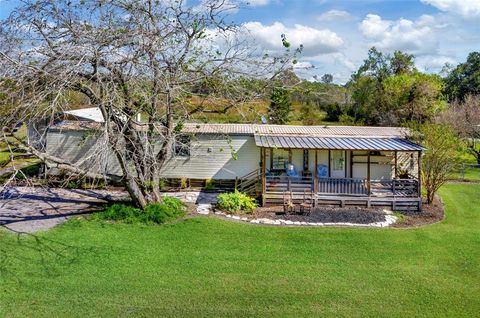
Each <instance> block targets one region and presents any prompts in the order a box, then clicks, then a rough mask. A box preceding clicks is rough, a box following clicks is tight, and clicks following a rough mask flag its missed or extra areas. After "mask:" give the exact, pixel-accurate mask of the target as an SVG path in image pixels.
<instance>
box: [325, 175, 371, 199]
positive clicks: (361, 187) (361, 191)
mask: <svg viewBox="0 0 480 318" xmlns="http://www.w3.org/2000/svg"><path fill="white" fill-rule="evenodd" d="M317 192H318V193H321V194H355V195H368V186H367V180H366V179H356V178H319V179H318V190H317Z"/></svg>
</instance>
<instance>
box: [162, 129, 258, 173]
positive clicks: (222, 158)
mask: <svg viewBox="0 0 480 318" xmlns="http://www.w3.org/2000/svg"><path fill="white" fill-rule="evenodd" d="M232 148H233V149H235V151H236V154H237V160H235V159H234V158H233V156H232ZM259 167H260V148H258V147H257V146H256V145H255V140H254V138H253V137H252V136H230V137H229V138H228V139H227V138H226V137H224V136H220V135H200V136H198V137H196V138H195V139H194V140H192V147H191V155H190V157H173V158H172V159H170V160H169V161H168V162H167V164H166V165H165V166H164V168H163V169H162V176H164V177H165V178H182V177H185V178H192V179H209V178H212V179H235V177H242V176H244V175H246V174H248V173H250V172H252V171H254V170H255V169H258V168H259Z"/></svg>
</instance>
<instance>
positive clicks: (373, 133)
mask: <svg viewBox="0 0 480 318" xmlns="http://www.w3.org/2000/svg"><path fill="white" fill-rule="evenodd" d="M182 131H183V132H186V133H196V134H197V133H198V134H241V135H254V134H262V135H297V136H325V137H327V136H331V137H335V136H355V137H404V136H405V134H406V132H407V130H406V129H405V128H400V127H365V126H293V125H262V124H196V123H185V124H184V127H183V130H182Z"/></svg>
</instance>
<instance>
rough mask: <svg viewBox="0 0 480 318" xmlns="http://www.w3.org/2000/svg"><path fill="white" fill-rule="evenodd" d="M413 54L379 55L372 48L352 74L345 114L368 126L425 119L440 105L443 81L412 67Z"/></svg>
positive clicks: (440, 108)
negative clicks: (349, 100) (350, 102)
mask: <svg viewBox="0 0 480 318" xmlns="http://www.w3.org/2000/svg"><path fill="white" fill-rule="evenodd" d="M413 59H414V56H413V55H410V54H406V53H403V52H401V51H395V52H394V53H393V55H389V54H383V53H382V52H380V51H378V50H377V49H375V48H374V47H373V48H371V49H370V50H369V53H368V58H367V59H366V60H365V61H364V63H363V65H362V66H360V68H359V69H358V71H357V72H356V73H354V74H353V75H352V79H351V81H350V82H349V83H348V87H349V88H350V89H351V90H352V99H353V104H352V105H351V106H350V107H349V109H347V114H348V115H349V116H351V117H353V119H354V120H355V121H356V122H365V123H366V124H370V125H389V126H391V125H399V124H402V123H404V122H408V121H411V120H416V121H420V122H425V121H428V120H430V119H432V118H433V116H435V115H436V114H437V113H438V112H439V111H440V110H442V109H443V107H444V104H445V102H444V97H443V94H442V91H443V81H442V80H441V78H440V77H438V76H437V75H428V74H423V73H421V72H419V71H418V70H416V69H415V67H414V63H413Z"/></svg>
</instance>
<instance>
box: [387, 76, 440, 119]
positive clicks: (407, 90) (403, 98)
mask: <svg viewBox="0 0 480 318" xmlns="http://www.w3.org/2000/svg"><path fill="white" fill-rule="evenodd" d="M383 87H384V94H385V98H384V101H385V109H383V110H382V113H381V116H380V117H381V118H382V121H383V122H385V123H388V124H390V125H399V124H402V123H405V122H410V121H416V122H420V123H424V122H427V121H431V120H433V118H434V117H435V116H436V115H437V114H438V113H439V112H440V111H442V110H443V109H444V108H445V101H444V99H443V95H442V90H443V81H442V79H441V78H440V77H439V76H437V75H432V74H423V73H419V72H415V73H413V74H407V73H403V74H400V75H394V76H391V77H389V78H388V79H386V80H385V81H384V82H383Z"/></svg>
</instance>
